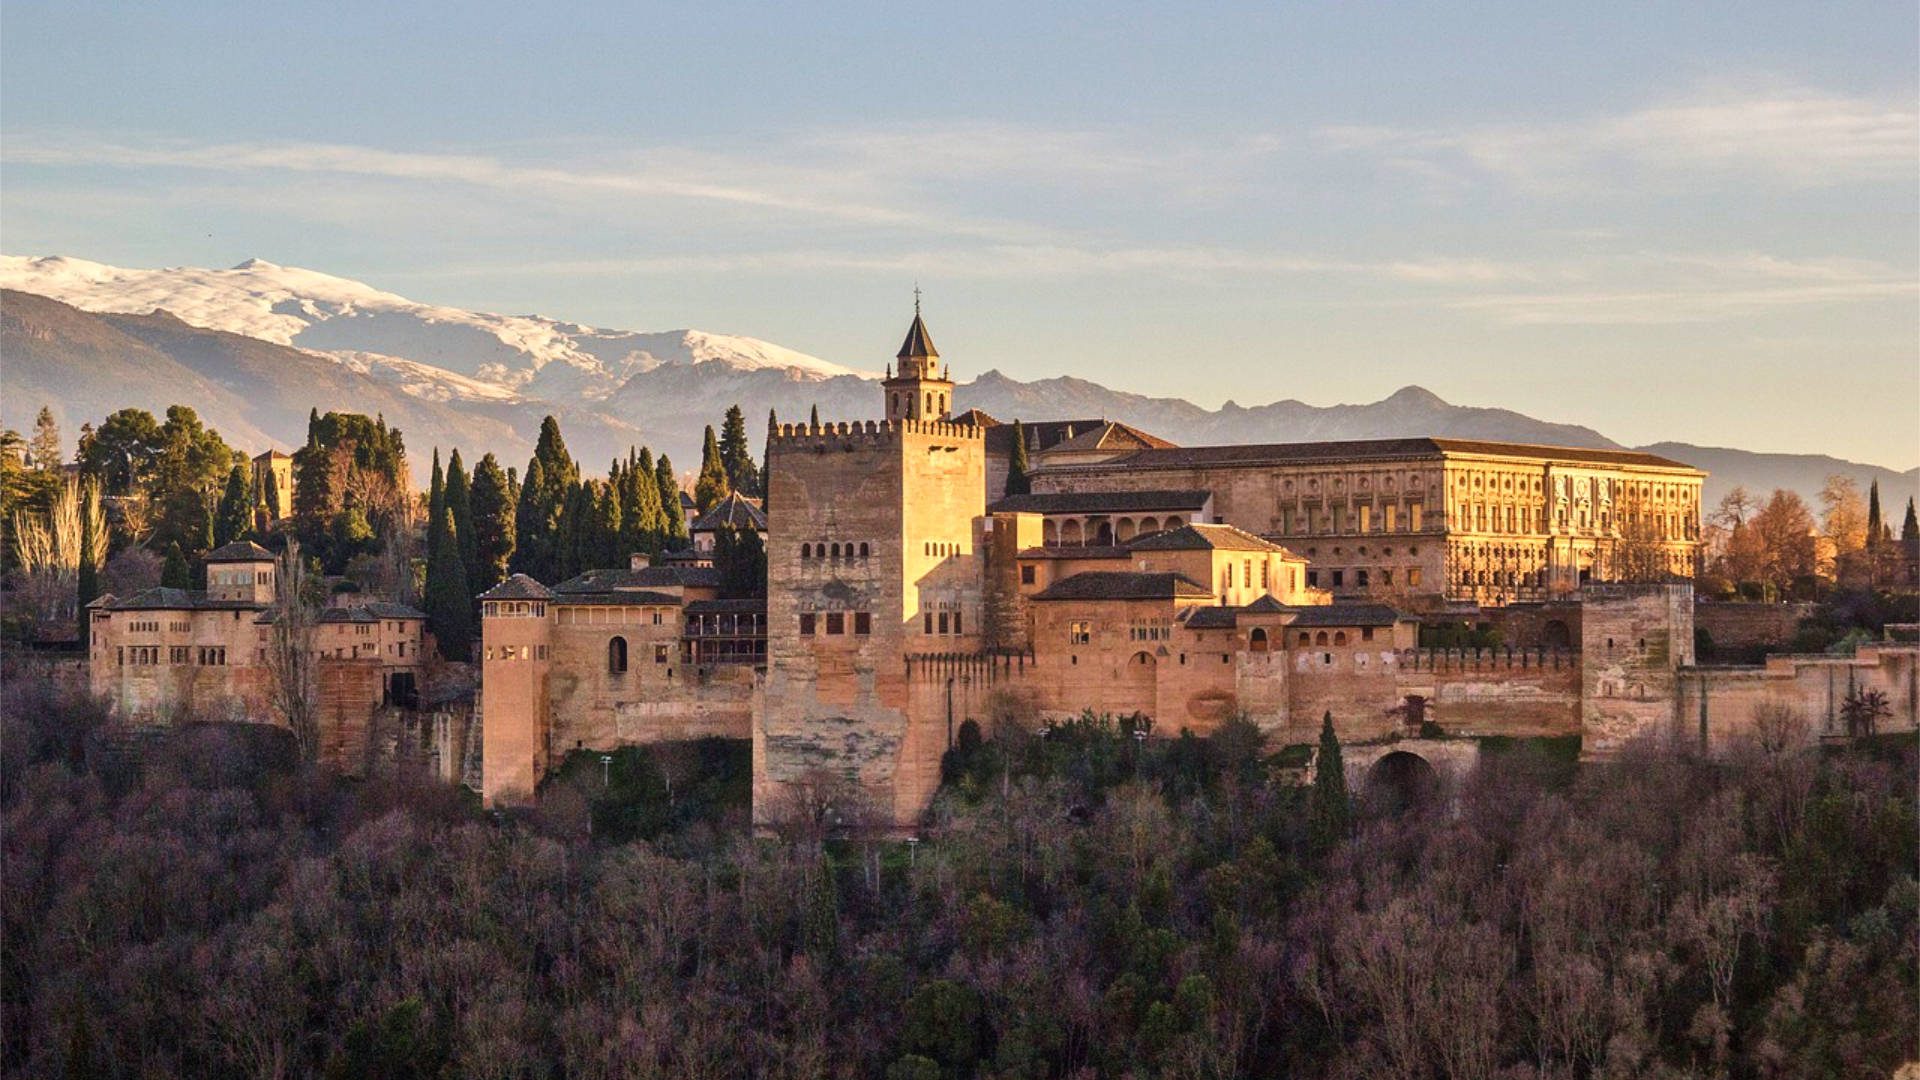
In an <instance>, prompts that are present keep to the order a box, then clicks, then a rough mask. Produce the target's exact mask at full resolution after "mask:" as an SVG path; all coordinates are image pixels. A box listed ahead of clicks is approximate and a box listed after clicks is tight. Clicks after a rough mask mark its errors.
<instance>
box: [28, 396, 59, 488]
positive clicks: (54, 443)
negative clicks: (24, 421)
mask: <svg viewBox="0 0 1920 1080" xmlns="http://www.w3.org/2000/svg"><path fill="white" fill-rule="evenodd" d="M27 456H28V458H29V459H30V460H31V461H32V462H33V467H34V468H36V469H39V470H41V471H42V472H45V471H48V470H51V469H57V468H59V467H60V463H61V461H63V460H65V456H66V455H64V454H62V453H61V452H60V425H58V424H56V423H54V422H53V410H52V409H50V408H48V407H47V406H45V405H42V406H40V415H39V416H37V417H35V418H34V421H33V439H32V441H31V442H29V443H27Z"/></svg>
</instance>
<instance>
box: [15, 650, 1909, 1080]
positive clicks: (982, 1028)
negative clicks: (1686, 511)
mask: <svg viewBox="0 0 1920 1080" xmlns="http://www.w3.org/2000/svg"><path fill="white" fill-rule="evenodd" d="M4 705H5V723H6V727H5V731H4V741H3V745H4V751H5V759H4V766H5V770H4V777H3V778H0V779H3V783H0V789H3V790H0V794H3V795H4V810H5V867H4V871H5V874H4V878H5V881H4V886H5V958H4V964H5V967H4V1006H5V1016H4V1025H5V1026H4V1034H5V1049H4V1055H5V1056H4V1064H5V1071H6V1073H7V1074H9V1075H40V1076H127V1077H182V1076H198V1077H281V1076H311V1075H325V1076H338V1077H349V1076H351V1077H455V1076H461V1077H580V1078H589V1077H715V1078H719V1077H729V1078H730V1077H748V1076H756V1077H823V1076H846V1077H885V1078H890V1080H891V1078H923V1077H924V1078H936V1077H1043V1076H1046V1077H1053V1076H1062V1077H1094V1076H1117V1077H1125V1076H1137V1077H1160V1076H1167V1077H1229V1076H1273V1077H1282V1076H1284V1077H1398V1078H1409V1080H1412V1078H1426V1077H1501V1078H1513V1080H1519V1078H1523V1077H1525V1078H1535V1077H1540V1078H1544V1077H1555V1078H1559V1077H1676V1078H1677V1077H1721V1076H1729V1077H1854V1076H1858V1077H1884V1076H1886V1075H1888V1073H1889V1071H1890V1070H1891V1069H1892V1068H1893V1067H1895V1066H1897V1065H1898V1064H1899V1063H1900V1062H1903V1061H1905V1060H1908V1059H1910V1058H1912V1057H1914V1056H1915V1045H1914V1043H1915V1030H1916V1024H1917V1023H1920V1014H1917V1012H1916V1002H1915V999H1916V976H1915V971H1916V955H1915V940H1916V931H1920V922H1917V921H1916V903H1917V902H1920V886H1916V867H1915V836H1916V820H1915V812H1914V775H1915V759H1914V749H1913V744H1912V741H1911V740H1910V739H1909V740H1907V741H1906V742H1904V743H1899V742H1890V743H1881V744H1879V745H1876V746H1868V747H1855V748H1852V749H1848V750H1845V751H1834V750H1826V751H1821V750H1796V751H1789V750H1782V749H1769V748H1767V747H1762V746H1758V745H1756V746H1754V747H1751V748H1748V749H1746V750H1745V751H1743V752H1740V753H1737V754H1734V755H1732V756H1729V757H1723V758H1719V759H1705V758H1701V757H1697V756H1692V755H1690V754H1688V753H1687V752H1685V751H1684V750H1679V749H1674V748H1663V747H1655V746H1645V747H1641V748H1639V749H1637V750H1636V751H1635V752H1634V753H1632V754H1631V755H1629V757H1628V759H1627V760H1625V761H1623V762H1621V763H1619V764H1617V765H1613V766H1610V767H1605V768H1594V767H1587V768H1581V769H1575V768H1574V767H1572V765H1571V763H1570V762H1568V761H1566V760H1564V759H1557V758H1555V757H1553V756H1552V755H1549V754H1544V753H1541V752H1539V751H1537V750H1534V749H1530V748H1527V747H1516V748H1512V749H1510V750H1509V751H1508V752H1504V753H1499V754H1493V755H1490V756H1489V757H1488V758H1487V760H1486V762H1485V764H1484V765H1483V766H1482V768H1481V769H1480V771H1479V772H1478V773H1477V774H1476V775H1475V776H1474V777H1473V778H1472V779H1471V780H1469V781H1468V782H1467V783H1466V784H1465V785H1464V787H1463V788H1462V789H1461V790H1460V791H1458V792H1457V797H1456V798H1455V799H1454V800H1453V802H1452V804H1451V807H1449V806H1448V805H1445V804H1444V802H1443V804H1442V805H1438V806H1434V805H1429V806H1427V807H1425V808H1418V807H1416V808H1414V809H1412V810H1407V811H1404V812H1397V813H1387V812H1383V811H1381V810H1380V809H1379V808H1377V807H1375V808H1372V809H1370V808H1369V806H1368V805H1367V802H1368V800H1367V799H1366V798H1364V794H1365V793H1359V794H1360V795H1361V796H1362V797H1361V798H1360V799H1359V800H1358V803H1357V805H1356V806H1355V808H1354V810H1353V813H1352V814H1351V816H1348V814H1347V813H1346V812H1345V811H1346V807H1345V805H1344V800H1343V802H1342V804H1341V805H1339V806H1335V805H1334V804H1332V803H1331V802H1329V801H1328V798H1329V796H1328V793H1327V792H1326V791H1325V790H1323V789H1316V788H1312V787H1295V786H1291V785H1288V784H1284V783H1280V782H1277V780H1276V778H1275V777H1273V776H1270V775H1269V773H1270V772H1272V771H1273V769H1272V768H1271V764H1272V763H1270V762H1267V761H1264V760H1263V759H1261V758H1260V757H1259V756H1258V752H1257V750H1256V747H1257V742H1256V741H1254V740H1251V739H1248V738H1246V737H1245V735H1246V733H1245V732H1244V731H1240V730H1238V729H1236V728H1233V727H1229V728H1228V730H1227V732H1226V734H1224V735H1222V736H1218V737H1216V738H1214V739H1213V740H1211V741H1201V740H1193V739H1154V740H1150V741H1149V742H1148V743H1147V744H1146V745H1145V746H1144V747H1142V746H1139V745H1138V744H1136V743H1135V742H1134V741H1133V740H1131V739H1127V738H1125V737H1124V735H1122V734H1118V733H1116V732H1115V731H1113V730H1112V729H1110V728H1108V727H1107V726H1105V725H1102V724H1099V723H1097V722H1088V723H1086V724H1083V725H1077V726H1074V727H1072V728H1071V729H1062V730H1058V731H1056V732H1055V736H1054V737H1053V738H1051V739H1048V740H1045V741H1042V740H1037V739H1030V738H1023V737H1019V736H1015V735H1011V734H1010V735H1007V736H1006V737H1003V738H999V739H988V740H986V741H984V742H973V741H969V742H968V743H967V745H966V746H965V747H964V749H963V750H962V751H959V752H956V753H955V755H953V758H952V760H951V762H950V765H951V768H950V770H949V772H950V779H951V784H950V786H949V787H948V789H947V790H946V792H945V793H944V794H943V795H942V796H941V798H940V800H939V802H938V803H937V805H936V809H935V817H936V820H934V821H931V822H930V823H929V824H928V827H927V828H926V829H925V830H924V831H923V832H922V834H921V836H920V838H919V841H918V842H917V843H914V844H907V843H904V842H901V841H899V840H898V839H889V838H884V837H880V836H868V835H863V834H862V833H861V832H860V831H859V829H858V828H857V825H858V822H857V820H856V821H853V822H852V823H851V825H850V824H849V822H848V821H847V820H845V819H842V820H841V821H840V822H839V823H838V824H839V827H838V828H835V827H834V821H833V819H832V816H831V815H830V814H827V815H823V814H822V813H820V812H819V811H820V810H821V809H823V808H824V806H825V805H826V803H828V802H831V800H830V799H829V800H826V801H825V802H823V803H822V806H821V807H814V808H811V809H810V808H807V807H799V806H796V807H792V808H789V809H790V810H791V811H792V813H791V814H790V816H789V818H788V819H787V821H786V825H787V827H786V828H785V829H783V831H782V835H781V836H780V837H779V838H765V839H758V840H756V839H752V838H750V836H749V834H748V830H747V829H746V828H745V824H744V817H743V809H742V807H741V806H740V805H738V803H737V802H735V803H734V804H732V805H730V806H729V805H725V798H724V796H722V795H716V790H717V789H715V788H714V787H713V786H711V785H706V786H703V785H702V783H701V781H700V778H699V777H698V776H697V775H695V774H694V773H692V772H690V771H689V770H687V769H685V768H684V767H683V766H684V765H685V761H684V760H682V761H679V762H677V763H676V762H675V761H674V760H673V759H671V758H670V757H669V756H667V755H659V754H656V755H651V756H649V755H646V754H638V755H635V754H627V755H625V756H623V757H622V759H621V760H620V762H619V765H618V767H617V769H616V768H613V767H611V766H608V767H605V768H606V770H607V771H606V772H603V766H602V765H601V764H600V763H599V761H598V759H597V758H595V759H594V760H592V761H590V762H588V763H587V766H588V767H585V768H571V769H569V770H568V771H567V772H566V773H564V774H563V775H562V777H561V779H560V780H559V781H557V782H555V783H554V784H552V785H551V786H550V787H549V788H548V790H547V791H546V793H545V796H544V799H543V804H542V806H541V807H540V808H539V809H538V810H537V811H535V812H532V813H530V814H527V815H525V816H521V817H517V818H508V819H504V820H501V819H496V818H494V817H492V816H491V815H487V814H483V813H482V812H481V811H479V809H478V808H477V806H476V805H475V804H474V803H473V802H472V801H471V799H470V798H468V797H464V796H463V795H462V794H460V793H458V792H456V791H454V790H452V789H448V788H442V787H435V786H431V785H428V784H425V783H422V782H419V781H414V780H404V781H401V780H376V781H365V782H348V781H343V780H339V779H335V778H329V777H327V776H325V775H320V774H315V773H310V772H306V771H303V770H302V769H300V768H298V767H296V766H294V765H293V764H291V760H292V757H291V755H288V754H286V753H284V747H283V746H281V745H280V744H279V743H278V742H276V741H275V740H271V739H262V738H260V737H259V735H260V732H259V730H258V729H255V730H254V731H252V732H249V731H247V730H245V729H232V728H225V729H222V728H212V727H209V728H205V729H198V730H187V731H182V732H179V733H177V734H175V735H174V736H173V737H171V738H170V739H166V740H161V741H158V742H154V743H152V744H150V745H146V746H145V747H144V749H143V750H142V751H141V752H139V753H136V752H135V751H134V750H133V749H132V748H130V747H128V746H126V745H124V739H122V738H121V737H119V736H117V735H116V733H114V732H113V731H111V730H110V729H108V728H106V727H104V726H103V724H102V722H101V720H100V718H99V717H98V716H97V715H96V714H95V713H94V712H92V711H91V709H90V708H89V707H88V706H86V705H85V704H83V703H78V702H74V701H68V700H63V699H60V698H58V697H57V696H55V695H53V694H52V693H51V692H50V691H48V690H46V689H44V688H42V687H40V686H37V685H35V684H34V683H32V682H31V681H30V680H20V679H14V680H10V685H9V686H8V687H7V689H6V698H5V702H4Z"/></svg>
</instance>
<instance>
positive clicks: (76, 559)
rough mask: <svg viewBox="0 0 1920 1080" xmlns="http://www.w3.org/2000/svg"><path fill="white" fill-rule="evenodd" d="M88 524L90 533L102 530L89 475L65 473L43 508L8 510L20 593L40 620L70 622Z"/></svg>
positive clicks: (95, 486) (95, 487)
mask: <svg viewBox="0 0 1920 1080" xmlns="http://www.w3.org/2000/svg"><path fill="white" fill-rule="evenodd" d="M89 530H91V534H92V535H94V536H101V535H103V534H104V533H105V525H104V518H103V517H102V515H101V511H100V488H99V485H98V484H96V483H95V482H93V481H92V480H85V481H82V480H79V479H76V478H68V480H67V481H66V483H64V484H62V485H61V486H60V489H59V490H58V492H56V493H55V495H54V498H53V504H52V505H51V506H49V507H48V508H47V512H46V513H44V514H35V513H28V512H26V511H24V510H21V511H15V513H14V515H13V542H14V556H15V557H16V558H17V559H18V560H19V585H20V591H21V595H22V596H23V597H24V598H25V599H26V601H27V605H28V607H29V609H30V610H31V611H32V613H33V616H34V618H35V619H36V620H37V621H38V622H39V623H41V624H42V625H49V624H57V623H66V622H70V621H72V620H73V619H74V618H75V617H76V615H77V611H76V598H77V596H78V594H77V592H76V589H77V586H78V582H79V576H80V558H81V555H82V548H83V547H84V544H83V540H84V538H85V537H86V536H87V535H88V531H89Z"/></svg>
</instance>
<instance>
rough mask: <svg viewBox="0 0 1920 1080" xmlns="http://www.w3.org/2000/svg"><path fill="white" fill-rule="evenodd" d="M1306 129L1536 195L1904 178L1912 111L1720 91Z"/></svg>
mask: <svg viewBox="0 0 1920 1080" xmlns="http://www.w3.org/2000/svg"><path fill="white" fill-rule="evenodd" d="M1316 134H1317V136H1318V139H1319V143H1320V145H1321V146H1323V147H1324V148H1325V149H1327V150H1328V151H1330V152H1334V153H1343V154H1365V155H1372V156H1374V157H1377V158H1379V159H1381V160H1382V161H1383V162H1385V163H1387V164H1390V165H1393V166H1395V167H1397V168H1402V169H1405V170H1409V171H1413V172H1417V173H1420V174H1423V175H1425V176H1426V177H1427V178H1429V179H1434V180H1444V181H1448V182H1455V181H1459V180H1461V179H1463V176H1462V174H1463V173H1468V172H1471V173H1478V174H1483V175H1487V176H1492V177H1496V178H1499V179H1502V180H1505V181H1507V182H1510V183H1512V184H1515V185H1517V186H1519V187H1522V188H1525V189H1529V190H1532V191H1536V192H1554V191H1565V190H1569V189H1577V188H1594V187H1601V186H1608V185H1614V186H1623V187H1624V186H1630V185H1632V184H1634V183H1637V182H1641V181H1644V180H1646V179H1647V178H1649V177H1659V178H1663V179H1665V180H1666V181H1668V182H1672V181H1673V180H1675V179H1676V178H1680V177H1684V176H1687V175H1689V174H1691V175H1708V176H1712V177H1721V178H1723V177H1725V176H1728V175H1738V176H1741V177H1744V178H1747V179H1749V180H1761V181H1768V182H1773V183H1780V184H1786V185H1790V186H1795V187H1821V186H1829V185H1835V184H1845V183H1853V182H1858V181H1881V180H1897V181H1898V180H1906V181H1910V180H1911V179H1912V178H1913V174H1914V171H1913V170H1914V161H1915V158H1916V154H1920V113H1916V111H1915V109H1914V106H1913V103H1912V101H1911V100H1909V99H1881V98H1872V97H1850V96H1845V95H1839V94H1833V93H1827V92H1822V91H1814V90H1804V89H1789V90H1774V91H1768V92H1760V93H1748V94H1737V93H1731V92H1725V91H1721V92H1716V93H1711V94H1704V95H1701V96H1699V97H1697V98H1695V99H1691V100H1684V101H1678V102H1673V103H1667V104H1660V105H1654V106H1649V107H1646V108H1641V109H1637V110H1633V111H1630V112H1626V113H1622V114H1615V115H1604V116H1596V117H1590V118H1584V119H1573V120H1565V121H1548V122H1538V123H1513V124H1500V123H1492V124H1476V125H1466V126H1461V127H1457V128H1450V129H1404V128H1394V127H1373V126H1327V127H1322V128H1320V129H1318V131H1317V132H1316Z"/></svg>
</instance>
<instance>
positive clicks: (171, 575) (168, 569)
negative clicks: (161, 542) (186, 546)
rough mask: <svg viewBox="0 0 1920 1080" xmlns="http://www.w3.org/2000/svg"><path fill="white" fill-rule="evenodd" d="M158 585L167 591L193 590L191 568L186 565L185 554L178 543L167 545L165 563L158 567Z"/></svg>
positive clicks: (176, 541)
mask: <svg viewBox="0 0 1920 1080" xmlns="http://www.w3.org/2000/svg"><path fill="white" fill-rule="evenodd" d="M160 585H161V587H162V588H167V589H191V588H193V567H191V566H188V565H187V553H186V552H184V551H181V550H180V541H178V540H175V541H174V542H172V543H170V544H168V545H167V561H166V562H165V563H162V564H161V566H160Z"/></svg>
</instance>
